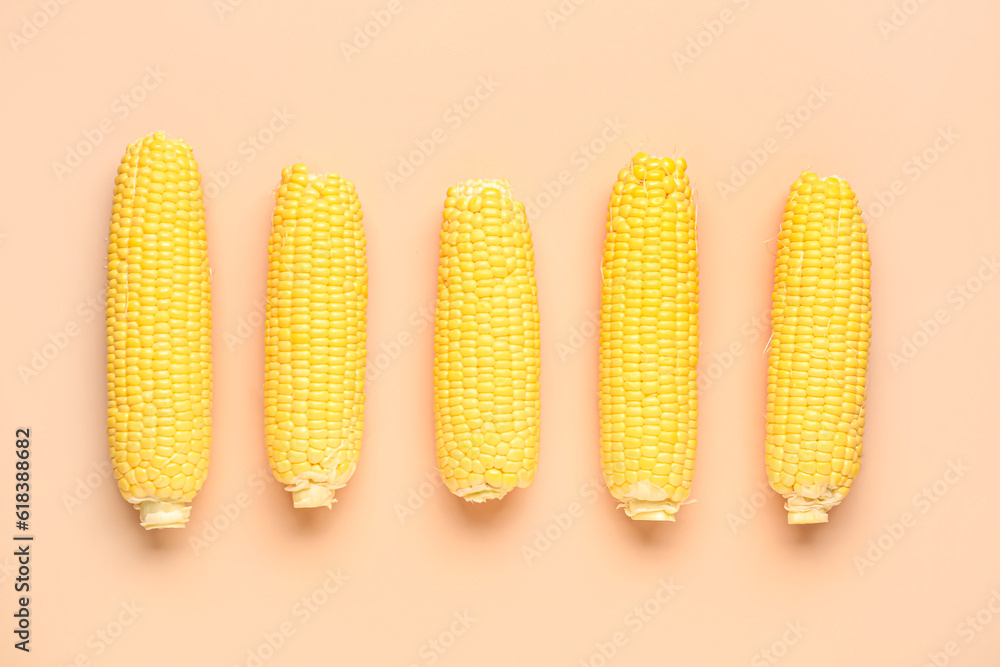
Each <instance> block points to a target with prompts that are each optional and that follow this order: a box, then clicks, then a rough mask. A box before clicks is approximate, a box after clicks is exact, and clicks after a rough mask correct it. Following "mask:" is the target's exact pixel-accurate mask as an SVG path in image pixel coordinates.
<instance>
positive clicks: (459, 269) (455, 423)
mask: <svg viewBox="0 0 1000 667" xmlns="http://www.w3.org/2000/svg"><path fill="white" fill-rule="evenodd" d="M434 353H435V354H434V403H435V424H436V431H437V457H438V468H439V470H440V472H441V476H442V478H443V479H444V482H445V485H446V486H447V487H448V489H449V490H450V491H451V492H452V493H454V494H456V495H458V496H459V497H461V498H464V499H465V500H469V501H474V502H482V501H485V500H490V499H493V498H502V497H503V496H504V495H505V494H506V493H507V492H508V491H510V490H511V489H514V488H515V487H525V486H528V484H530V483H531V479H532V477H533V476H534V474H535V467H536V465H537V462H538V426H539V425H538V413H539V370H540V357H539V329H538V293H537V290H536V287H535V275H534V253H533V251H532V248H531V232H530V230H529V229H528V220H527V218H526V217H525V213H524V204H522V203H521V202H519V201H515V200H513V195H512V194H511V190H510V185H509V183H508V182H507V181H506V180H503V179H496V180H479V179H474V180H470V181H466V182H465V183H463V184H461V185H456V186H454V187H452V188H450V189H449V190H448V197H447V199H446V200H445V205H444V220H443V223H442V227H441V257H440V266H439V268H438V296H437V308H436V311H435V334H434Z"/></svg>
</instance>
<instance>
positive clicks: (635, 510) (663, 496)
mask: <svg viewBox="0 0 1000 667" xmlns="http://www.w3.org/2000/svg"><path fill="white" fill-rule="evenodd" d="M668 495H669V494H668V493H667V491H666V489H663V488H662V487H659V486H657V485H655V484H653V483H651V482H650V481H648V480H643V481H641V482H638V483H636V484H633V485H632V488H631V489H629V492H628V493H627V494H626V495H625V497H624V498H622V499H621V500H622V504H621V505H619V506H618V507H619V508H620V509H624V510H625V514H628V515H629V517H630V518H632V519H634V520H636V521H674V520H675V519H674V514H676V513H677V508H678V507H680V503H678V502H677V501H675V500H671V499H669V498H668Z"/></svg>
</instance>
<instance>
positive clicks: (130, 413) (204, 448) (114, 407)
mask: <svg viewBox="0 0 1000 667" xmlns="http://www.w3.org/2000/svg"><path fill="white" fill-rule="evenodd" d="M206 250H207V240H206V236H205V209H204V205H203V202H202V193H201V176H200V174H199V173H198V164H197V163H196V162H195V159H194V155H193V154H192V152H191V147H190V146H189V145H188V144H187V143H185V142H184V141H182V140H180V139H167V138H166V137H165V136H164V134H163V133H162V132H157V133H155V134H151V135H149V136H147V137H144V138H142V139H139V140H137V141H136V142H135V143H133V144H131V145H129V147H128V149H127V151H126V153H125V156H124V157H123V158H122V161H121V164H120V165H119V167H118V175H117V177H116V178H115V194H114V205H113V208H112V212H111V231H110V234H109V242H108V258H107V265H108V292H107V338H108V439H109V441H110V448H111V460H112V466H113V470H114V475H115V479H116V480H117V481H118V489H119V490H120V491H121V494H122V496H123V497H124V498H125V500H127V501H129V502H130V503H132V504H133V505H135V507H136V508H137V509H138V510H139V520H140V523H141V525H142V526H143V527H144V528H146V529H147V530H149V529H154V528H181V527H183V526H184V524H185V523H186V522H187V520H188V515H189V513H190V511H191V510H190V507H189V506H188V503H190V502H191V501H192V500H193V499H194V496H195V494H196V493H198V490H199V489H201V485H202V483H204V481H205V476H206V473H207V472H208V454H209V444H210V440H211V418H210V414H209V413H210V407H211V392H212V368H211V349H210V347H211V329H212V314H211V295H210V290H209V270H208V254H207V251H206Z"/></svg>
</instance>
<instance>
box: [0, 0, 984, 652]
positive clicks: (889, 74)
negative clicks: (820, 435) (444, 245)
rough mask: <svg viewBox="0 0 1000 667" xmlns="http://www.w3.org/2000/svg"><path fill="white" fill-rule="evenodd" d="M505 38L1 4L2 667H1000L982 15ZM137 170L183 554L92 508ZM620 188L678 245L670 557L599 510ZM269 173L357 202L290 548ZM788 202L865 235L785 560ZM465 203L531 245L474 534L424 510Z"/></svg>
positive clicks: (223, 8)
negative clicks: (521, 382)
mask: <svg viewBox="0 0 1000 667" xmlns="http://www.w3.org/2000/svg"><path fill="white" fill-rule="evenodd" d="M500 4H501V3H461V2H432V1H430V0H423V1H420V2H416V1H413V0H375V1H371V2H365V3H350V6H347V5H348V3H329V4H328V5H326V4H323V5H321V3H307V2H301V1H299V2H284V3H278V2H265V1H264V0H243V1H241V0H204V1H202V2H182V3H171V4H169V5H155V6H154V5H153V4H149V3H137V2H135V3H133V2H124V1H121V2H110V1H100V2H98V1H94V2H79V3H77V2H73V3H68V4H65V5H63V4H60V0H41V1H39V0H13V1H11V2H8V3H5V5H4V11H3V21H2V26H3V32H4V33H5V34H6V39H5V42H6V43H5V44H4V45H3V47H2V48H4V49H6V51H5V52H4V55H3V60H2V64H0V86H2V89H3V90H4V91H5V99H6V104H5V105H4V122H3V123H2V125H0V145H2V146H3V155H4V158H3V160H2V161H0V169H2V173H0V183H2V188H3V194H4V197H3V200H4V202H5V214H4V216H3V219H2V222H0V232H2V236H0V238H2V244H0V254H2V259H0V272H2V279H0V285H2V288H0V298H2V302H0V311H2V312H3V313H4V316H5V319H4V323H5V327H4V329H5V330H4V333H3V338H4V340H5V344H4V371H5V372H4V373H3V376H2V397H3V410H2V426H3V428H2V429H0V434H2V437H3V438H4V443H5V444H3V446H2V447H0V452H2V454H0V479H2V482H0V516H2V517H4V518H3V521H2V522H0V539H2V540H3V543H4V544H5V545H8V546H3V547H2V549H0V553H2V554H4V555H3V556H0V616H2V618H4V619H6V620H4V621H3V622H2V623H0V630H2V636H3V637H5V638H6V639H5V640H4V645H3V646H2V647H0V656H2V657H0V664H3V665H22V664H30V665H46V666H50V665H52V666H64V665H70V664H75V665H97V666H107V667H111V666H125V665H135V664H139V663H142V664H147V665H177V664H190V665H211V666H225V667H229V666H232V665H274V666H283V665H304V664H345V665H362V664H368V665H401V666H405V665H420V666H424V665H432V664H433V665H442V666H459V665H470V664H477V665H484V666H486V665H508V664H522V665H556V664H563V665H573V666H577V665H592V666H594V667H599V666H601V665H606V664H611V665H614V664H618V665H649V666H652V665H671V666H676V667H694V666H705V665H713V666H714V665H747V664H748V665H752V666H757V665H771V664H785V665H810V666H811V667H832V666H840V665H862V666H867V665H903V664H906V665H924V664H939V665H943V664H953V665H961V666H963V667H986V666H987V665H996V664H997V662H996V660H997V659H998V657H1000V614H998V613H997V612H1000V525H998V523H997V520H996V518H995V515H996V513H995V511H994V506H995V504H996V492H995V489H996V485H997V479H996V471H997V470H998V469H1000V450H998V447H997V443H998V436H997V431H996V424H997V422H996V417H995V414H996V410H997V405H998V400H1000V388H998V382H997V377H998V372H1000V353H998V352H997V350H998V349H1000V348H998V346H997V343H996V341H997V334H998V324H1000V280H998V279H997V272H998V270H1000V267H998V264H997V262H998V261H1000V225H998V219H997V211H996V206H995V205H993V196H994V194H995V192H996V154H997V149H998V147H1000V141H998V140H1000V130H998V128H1000V125H998V124H997V121H996V119H997V117H998V112H1000V93H998V89H997V86H996V80H995V76H996V72H997V65H998V63H1000V58H998V56H1000V47H998V45H997V39H996V35H995V31H996V25H997V20H998V19H1000V10H998V8H997V5H996V4H995V3H991V2H986V1H979V2H974V1H972V0H969V1H966V2H926V1H922V0H921V1H918V0H878V1H876V2H864V1H861V0H851V1H849V2H848V1H844V2H823V3H818V2H809V3H805V2H792V1H791V0H718V1H715V2H694V1H693V0H687V1H682V2H670V3H657V2H652V1H651V0H649V1H638V0H629V1H624V2H612V1H611V0H588V1H587V2H581V1H580V0H575V1H573V0H550V1H548V2H534V3H533V2H527V1H521V2H510V3H502V4H503V5H504V6H503V7H502V8H501V7H500V6H499V5H500ZM366 32H367V35H366ZM158 129H163V130H165V131H167V132H168V133H169V134H170V135H171V136H180V137H183V138H184V139H186V140H187V141H189V142H190V143H191V144H192V145H193V146H194V149H195V154H196V155H197V157H198V159H199V161H200V164H201V168H202V173H203V178H204V186H205V190H206V193H207V194H208V195H209V196H208V201H207V215H208V225H209V242H210V253H211V260H212V266H213V270H214V274H213V289H214V293H213V296H214V318H215V330H214V340H213V342H214V364H215V366H214V367H215V380H216V388H215V408H214V424H215V440H214V447H213V452H212V467H211V472H210V475H209V480H208V482H207V484H206V486H205V488H204V490H203V492H202V494H201V495H200V496H199V498H198V500H197V502H196V504H195V505H194V510H193V513H192V519H191V522H190V524H189V526H188V527H187V528H186V529H185V530H182V531H173V532H161V533H158V534H148V533H145V532H144V531H142V530H141V529H140V528H139V526H138V517H137V513H136V512H135V511H134V510H133V509H132V508H131V507H130V506H128V505H127V504H126V503H125V502H124V501H123V500H122V499H121V498H120V497H119V495H118V492H117V490H116V488H115V485H114V484H113V483H112V482H110V481H108V480H107V477H108V476H109V474H110V466H109V464H108V462H107V458H106V457H107V454H106V440H105V435H104V430H105V423H104V420H105V416H104V415H105V379H104V325H103V319H102V318H103V314H102V312H101V311H102V308H103V305H102V303H101V302H100V293H101V290H102V287H103V283H104V273H103V272H104V252H105V243H106V235H107V225H108V218H109V214H110V209H111V194H112V189H113V181H114V175H115V170H116V166H117V164H118V160H119V159H120V156H121V154H122V152H123V150H124V148H125V146H126V145H127V144H128V143H129V142H130V141H132V140H134V139H135V138H136V137H138V136H140V135H143V134H146V133H148V132H151V131H154V130H158ZM639 149H642V150H646V151H649V152H657V153H667V154H680V155H683V156H685V157H686V158H687V160H688V163H689V165H690V168H689V171H690V174H691V177H692V180H693V182H694V184H695V186H696V189H697V197H698V203H699V209H698V218H699V220H698V222H699V227H700V230H699V231H700V233H699V243H700V250H701V260H702V264H701V269H702V282H701V289H702V304H703V305H702V311H701V313H702V331H703V338H702V348H701V350H702V355H703V357H702V358H703V362H702V364H701V367H700V371H701V374H702V378H703V379H702V387H703V391H702V395H701V443H700V444H701V448H700V452H699V456H698V467H697V476H696V480H695V486H694V490H693V497H694V498H696V499H697V502H696V503H693V504H691V505H688V506H685V507H684V508H683V509H682V511H681V512H680V515H679V521H678V522H677V523H676V524H674V525H639V524H635V523H631V522H629V521H628V520H627V519H626V518H625V515H624V514H623V513H622V512H621V511H620V510H616V509H615V504H614V502H613V501H612V500H611V498H610V497H609V496H608V495H607V494H606V492H605V491H604V487H603V483H602V482H601V480H600V479H599V477H598V475H599V467H598V455H597V451H598V443H597V438H598V422H597V410H596V406H597V394H596V392H597V340H596V335H595V332H596V328H595V326H594V324H593V321H594V318H595V317H596V315H595V314H596V309H597V307H598V304H599V298H600V297H599V289H600V273H599V267H600V256H601V244H602V239H603V235H604V229H603V225H604V214H605V210H606V206H607V201H608V197H609V194H610V188H611V185H612V183H613V181H614V178H615V174H616V172H617V170H618V169H619V168H620V167H621V166H622V165H623V164H624V163H625V162H626V161H627V160H628V159H629V156H630V155H631V154H632V152H633V151H635V150H639ZM300 160H301V161H306V162H307V163H308V164H309V166H310V167H311V168H313V169H315V170H319V171H339V172H340V173H343V174H344V175H346V176H348V177H349V178H351V179H352V180H354V182H355V183H356V184H357V188H358V191H359V192H360V194H361V197H362V202H363V206H364V210H365V215H366V217H365V224H366V227H367V234H368V244H369V245H368V252H369V254H368V260H369V266H370V271H371V278H370V281H371V282H370V296H371V302H370V303H371V305H370V310H369V340H370V347H369V349H370V354H369V369H370V372H369V383H368V386H367V394H368V405H367V411H366V412H367V424H366V430H365V436H364V447H363V452H362V459H361V464H360V467H359V469H358V472H357V475H356V476H355V478H354V479H353V480H352V482H351V483H350V485H349V486H348V487H347V488H346V489H344V490H343V491H342V492H340V493H338V497H339V498H340V502H339V503H338V504H337V505H336V506H335V507H334V508H333V510H332V511H329V512H327V511H312V512H295V511H292V509H291V504H290V500H289V497H288V494H287V493H286V492H285V491H283V490H282V489H281V487H280V486H279V485H278V484H277V483H275V482H274V481H272V480H271V478H270V473H269V471H268V469H267V463H266V459H265V455H264V444H263V426H262V425H263V416H262V415H263V408H262V405H263V395H262V382H263V371H262V368H263V365H262V364H263V356H262V355H263V328H262V326H261V317H262V315H261V314H262V309H263V301H262V298H263V293H264V280H265V268H266V256H265V252H266V239H267V234H268V227H269V224H270V215H271V207H272V205H273V198H272V188H273V187H274V185H275V183H276V182H277V180H278V178H279V174H280V170H281V168H282V167H283V166H285V165H287V164H290V163H292V162H294V161H300ZM803 168H811V169H813V170H816V171H818V172H820V173H821V174H828V173H836V174H839V175H842V176H844V177H846V178H848V179H849V180H850V181H851V183H852V184H853V185H854V187H855V188H856V190H857V192H858V193H859V196H860V198H861V202H862V206H863V208H864V210H865V211H866V214H867V215H868V217H869V219H870V220H871V252H872V257H873V275H872V283H873V286H874V290H873V292H874V295H875V314H874V343H873V345H874V347H873V349H872V356H871V362H870V365H869V369H870V396H869V402H868V423H867V432H866V434H865V457H864V463H863V466H862V471H861V475H860V477H859V479H858V482H857V484H856V485H855V488H854V491H853V492H852V494H851V496H850V497H849V498H848V499H847V501H846V502H845V504H844V505H842V506H841V507H839V508H837V509H836V510H834V512H833V513H832V521H831V523H829V524H828V525H823V526H818V527H813V528H808V527H807V528H794V527H789V526H787V525H786V524H785V517H784V512H783V511H782V508H781V502H780V501H779V499H778V498H777V497H776V496H775V495H774V494H772V493H770V492H769V491H768V490H767V489H766V488H765V481H764V480H765V477H764V472H763V434H764V417H763V414H764V392H765V363H766V360H765V357H764V356H763V351H764V348H765V344H766V341H767V338H768V332H767V327H768V322H767V309H768V306H769V300H770V291H771V273H772V261H773V259H772V253H773V250H774V247H773V237H774V236H775V234H776V232H777V228H778V224H779V220H780V215H781V210H782V206H783V202H784V198H785V194H786V192H787V188H788V185H789V184H790V183H791V182H792V181H793V180H794V179H795V177H796V175H797V174H798V172H799V171H800V170H802V169H803ZM476 176H504V177H507V178H509V179H510V181H511V183H512V185H513V188H514V191H515V193H516V194H517V196H518V197H519V198H521V199H522V200H524V201H525V202H526V203H527V205H528V207H529V212H530V213H531V224H532V227H533V229H534V238H535V248H536V257H537V276H538V286H539V292H540V299H541V310H542V313H541V317H542V332H543V334H542V335H543V341H542V342H543V370H542V387H543V389H542V394H543V395H542V414H543V419H542V450H541V462H540V466H539V469H538V474H537V476H536V478H535V482H534V484H533V485H532V486H531V487H530V488H529V489H527V490H520V491H517V492H516V493H514V494H512V495H511V496H510V497H509V498H508V499H507V500H505V501H503V503H502V504H500V505H489V506H485V507H483V506H477V507H472V506H467V505H464V504H462V503H461V502H460V501H458V500H457V499H455V498H453V497H451V496H450V495H449V494H448V493H447V492H445V491H444V490H443V489H442V488H440V487H439V486H437V484H436V483H435V479H436V477H435V473H434V444H433V435H434V432H433V421H432V412H431V409H432V393H431V358H432V351H431V346H432V332H431V329H430V327H429V322H430V319H429V318H430V313H431V311H430V308H431V306H432V303H433V299H434V295H435V285H436V273H435V267H436V262H437V234H438V227H439V218H440V214H441V207H442V203H443V201H444V195H445V190H446V188H447V187H448V186H449V185H450V184H452V183H455V182H456V181H459V180H461V179H465V178H469V177H476ZM22 425H27V426H30V427H31V429H32V435H33V455H32V457H33V458H32V462H33V485H34V495H33V498H34V499H33V516H32V532H33V534H35V535H36V541H35V542H34V544H33V546H32V549H33V554H34V556H33V561H32V567H33V569H32V586H33V587H32V591H31V610H32V630H33V641H32V647H33V649H34V650H33V652H32V653H31V654H30V655H29V656H25V655H24V654H22V653H21V652H19V651H15V650H14V649H13V648H12V646H11V645H12V644H13V636H12V634H11V631H10V628H11V627H12V625H13V621H12V618H11V614H12V613H13V608H14V607H13V605H14V601H15V600H14V599H15V594H14V592H13V590H12V586H13V579H14V577H16V571H15V569H14V568H13V565H14V559H13V557H12V556H10V555H9V554H10V553H12V551H13V546H12V545H13V542H11V541H10V540H11V535H12V534H13V533H14V526H13V523H14V517H13V516H12V515H13V507H12V505H13V499H12V495H13V489H12V478H13V463H14V454H13V451H14V447H13V438H14V435H13V434H14V429H15V428H16V427H18V426H22ZM991 604H992V609H991V606H990V605H991Z"/></svg>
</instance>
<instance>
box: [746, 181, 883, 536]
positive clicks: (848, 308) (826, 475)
mask: <svg viewBox="0 0 1000 667" xmlns="http://www.w3.org/2000/svg"><path fill="white" fill-rule="evenodd" d="M870 269H871V259H870V257H869V255H868V234H867V231H866V229H865V223H864V221H863V220H862V219H861V208H860V207H859V206H858V199H857V196H855V194H854V192H853V191H852V190H851V186H850V185H848V183H847V181H845V180H843V179H841V178H836V177H830V178H827V179H820V178H819V177H818V176H817V175H816V174H813V173H810V172H803V173H802V175H801V176H800V177H799V179H798V180H797V181H795V183H793V184H792V187H791V192H790V193H789V196H788V203H787V204H786V205H785V214H784V217H783V218H782V222H781V234H780V236H779V237H778V257H777V262H776V266H775V270H774V298H773V303H772V307H771V326H772V329H773V334H772V336H771V346H770V359H769V367H768V375H767V447H766V459H767V474H768V481H769V482H770V484H771V487H772V488H773V489H774V490H775V491H777V492H778V493H780V494H781V495H783V496H784V497H785V509H787V510H788V523H792V524H802V523H823V522H826V521H827V512H828V511H829V510H830V508H832V507H834V506H835V505H837V504H838V503H840V501H841V500H843V499H844V496H846V495H847V493H848V491H850V489H851V484H852V483H853V481H854V477H855V475H857V472H858V465H859V462H860V460H861V436H862V433H863V431H864V424H865V407H864V401H865V371H866V368H867V366H868V343H869V339H870V338H871V325H870V321H871V281H870V279H869V273H870Z"/></svg>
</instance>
